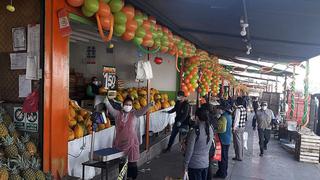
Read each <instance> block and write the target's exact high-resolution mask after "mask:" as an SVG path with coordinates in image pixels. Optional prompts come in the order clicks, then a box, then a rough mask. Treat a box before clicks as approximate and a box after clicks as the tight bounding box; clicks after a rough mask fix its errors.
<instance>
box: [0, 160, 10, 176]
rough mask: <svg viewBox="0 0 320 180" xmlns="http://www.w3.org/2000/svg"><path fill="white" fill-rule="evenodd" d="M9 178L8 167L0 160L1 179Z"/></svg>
mask: <svg viewBox="0 0 320 180" xmlns="http://www.w3.org/2000/svg"><path fill="white" fill-rule="evenodd" d="M7 179H9V172H8V168H7V167H6V165H5V164H3V163H2V162H0V180H7Z"/></svg>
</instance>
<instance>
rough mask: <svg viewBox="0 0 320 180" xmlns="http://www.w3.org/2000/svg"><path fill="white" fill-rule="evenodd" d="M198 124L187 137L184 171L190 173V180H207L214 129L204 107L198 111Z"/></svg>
mask: <svg viewBox="0 0 320 180" xmlns="http://www.w3.org/2000/svg"><path fill="white" fill-rule="evenodd" d="M196 122H197V125H196V126H195V128H194V129H192V131H190V132H189V134H188V137H187V147H186V151H185V157H184V170H185V172H188V176H189V180H206V179H207V174H208V167H209V158H208V157H209V149H210V147H211V144H212V138H213V129H212V128H211V126H210V124H209V112H208V111H207V110H206V109H205V108H204V107H201V108H199V109H197V110H196Z"/></svg>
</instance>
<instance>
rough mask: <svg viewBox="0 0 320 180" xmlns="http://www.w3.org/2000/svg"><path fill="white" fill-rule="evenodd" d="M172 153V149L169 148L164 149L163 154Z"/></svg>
mask: <svg viewBox="0 0 320 180" xmlns="http://www.w3.org/2000/svg"><path fill="white" fill-rule="evenodd" d="M170 151H171V149H170V148H167V149H164V150H163V151H162V152H163V153H168V152H170Z"/></svg>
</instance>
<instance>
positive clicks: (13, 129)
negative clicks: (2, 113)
mask: <svg viewBox="0 0 320 180" xmlns="http://www.w3.org/2000/svg"><path fill="white" fill-rule="evenodd" d="M8 130H9V134H10V136H11V137H13V138H14V141H15V143H17V140H18V139H19V136H20V135H19V132H18V131H16V127H15V126H14V124H13V123H11V124H10V125H9V127H8Z"/></svg>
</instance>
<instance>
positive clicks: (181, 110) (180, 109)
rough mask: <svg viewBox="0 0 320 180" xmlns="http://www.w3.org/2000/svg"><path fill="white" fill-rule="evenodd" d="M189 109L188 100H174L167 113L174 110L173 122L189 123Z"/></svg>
mask: <svg viewBox="0 0 320 180" xmlns="http://www.w3.org/2000/svg"><path fill="white" fill-rule="evenodd" d="M190 111H191V108H190V104H189V102H188V101H183V102H181V101H176V104H175V105H174V108H173V109H171V110H170V111H168V113H170V114H171V113H174V112H176V118H175V124H176V123H177V122H180V123H181V124H182V125H189V120H190Z"/></svg>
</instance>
